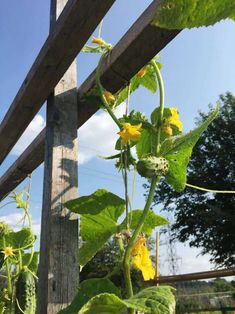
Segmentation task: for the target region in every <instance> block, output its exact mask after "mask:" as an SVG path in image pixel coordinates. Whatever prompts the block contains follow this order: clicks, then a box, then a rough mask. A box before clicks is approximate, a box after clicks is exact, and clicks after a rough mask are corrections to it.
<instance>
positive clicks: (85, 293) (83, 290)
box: [59, 278, 120, 314]
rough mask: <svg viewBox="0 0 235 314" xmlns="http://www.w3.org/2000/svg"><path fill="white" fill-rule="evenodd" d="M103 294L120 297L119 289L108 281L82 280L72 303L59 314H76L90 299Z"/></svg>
mask: <svg viewBox="0 0 235 314" xmlns="http://www.w3.org/2000/svg"><path fill="white" fill-rule="evenodd" d="M105 292H106V293H112V294H114V295H116V296H120V291H119V289H118V288H117V287H116V286H115V285H114V284H113V283H112V282H111V281H110V280H109V279H105V278H93V279H88V280H84V281H83V282H81V283H80V285H79V288H78V292H77V294H76V296H75V298H74V299H73V301H72V303H71V304H70V305H69V306H68V307H67V308H66V309H64V310H61V311H60V312H59V314H75V313H78V311H79V310H80V309H81V308H82V307H83V305H84V304H86V303H87V302H88V301H89V300H90V299H91V298H93V297H94V296H96V295H98V294H101V293H105ZM96 313H99V312H96Z"/></svg>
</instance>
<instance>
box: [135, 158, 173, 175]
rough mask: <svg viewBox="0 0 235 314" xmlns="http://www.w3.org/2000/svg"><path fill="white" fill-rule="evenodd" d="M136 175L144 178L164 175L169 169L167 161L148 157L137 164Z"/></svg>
mask: <svg viewBox="0 0 235 314" xmlns="http://www.w3.org/2000/svg"><path fill="white" fill-rule="evenodd" d="M136 168H137V171H138V173H139V174H140V175H141V176H142V177H145V178H153V177H156V176H163V175H166V174H167V172H168V169H169V164H168V161H167V160H166V159H165V158H163V157H155V156H148V157H145V158H143V159H140V160H139V161H138V163H137V166H136Z"/></svg>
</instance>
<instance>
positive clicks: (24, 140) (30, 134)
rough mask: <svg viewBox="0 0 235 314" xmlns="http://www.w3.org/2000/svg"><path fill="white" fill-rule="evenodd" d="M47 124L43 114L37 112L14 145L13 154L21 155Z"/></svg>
mask: <svg viewBox="0 0 235 314" xmlns="http://www.w3.org/2000/svg"><path fill="white" fill-rule="evenodd" d="M45 125H46V123H45V119H44V118H43V116H41V115H40V114H37V115H36V116H35V117H34V119H33V120H32V121H31V123H30V124H29V126H28V127H27V129H26V130H25V132H24V133H23V134H22V136H21V137H20V139H19V141H18V142H17V143H16V145H15V146H14V147H13V149H12V151H11V153H12V154H13V155H20V154H21V153H22V152H23V151H24V150H25V149H26V148H27V147H28V145H29V144H30V143H31V142H32V141H33V140H34V138H35V137H36V136H37V135H38V134H39V132H41V130H42V129H43V128H44V127H45Z"/></svg>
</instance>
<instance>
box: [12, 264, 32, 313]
mask: <svg viewBox="0 0 235 314" xmlns="http://www.w3.org/2000/svg"><path fill="white" fill-rule="evenodd" d="M16 299H17V302H16V305H15V314H22V311H23V312H24V314H35V313H36V288H35V279H34V277H33V275H32V273H31V272H29V271H28V270H27V269H23V270H22V271H21V272H20V274H19V277H18V279H17V282H16Z"/></svg>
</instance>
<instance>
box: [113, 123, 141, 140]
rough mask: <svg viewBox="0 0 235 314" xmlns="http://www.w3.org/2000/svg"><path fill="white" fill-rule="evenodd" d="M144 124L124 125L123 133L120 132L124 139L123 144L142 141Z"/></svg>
mask: <svg viewBox="0 0 235 314" xmlns="http://www.w3.org/2000/svg"><path fill="white" fill-rule="evenodd" d="M141 126H142V123H140V124H137V125H131V124H130V123H124V124H123V129H122V131H120V132H118V134H119V135H120V137H121V139H122V144H124V145H126V144H127V143H128V141H129V140H132V141H138V140H139V139H140V136H141V133H140V129H141Z"/></svg>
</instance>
